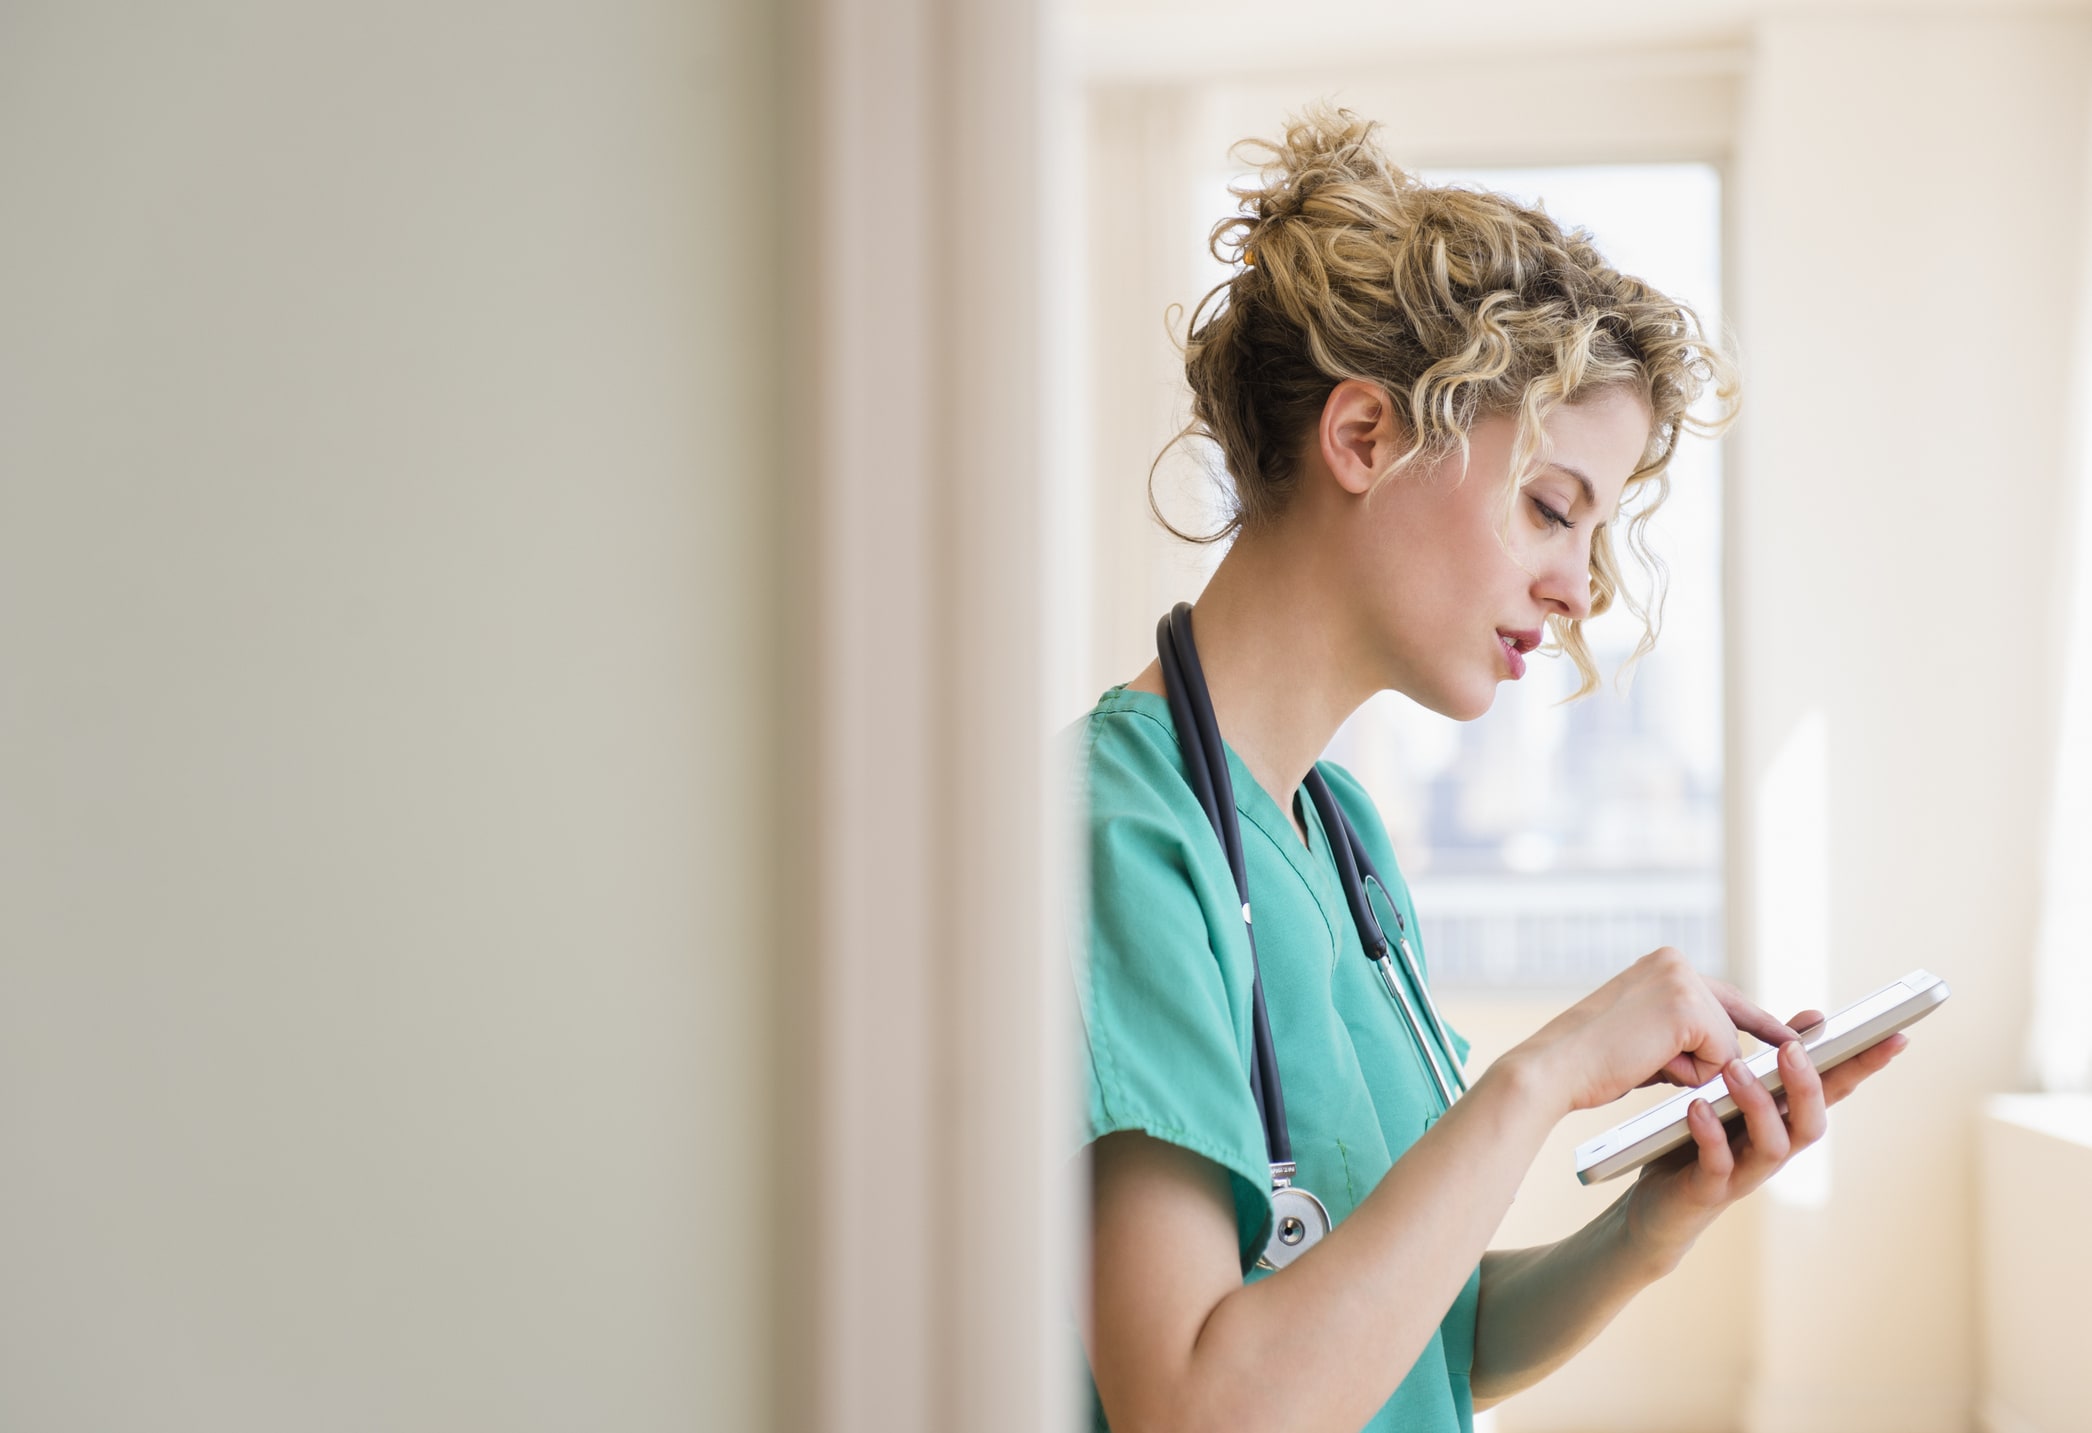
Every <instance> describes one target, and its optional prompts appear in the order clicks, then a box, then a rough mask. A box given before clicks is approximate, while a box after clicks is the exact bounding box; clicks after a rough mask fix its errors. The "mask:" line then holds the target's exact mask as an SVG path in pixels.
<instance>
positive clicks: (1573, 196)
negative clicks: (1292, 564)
mask: <svg viewBox="0 0 2092 1433" xmlns="http://www.w3.org/2000/svg"><path fill="white" fill-rule="evenodd" d="M1427 177H1428V178H1429V179H1430V180H1431V181H1433V182H1436V183H1447V182H1452V183H1462V184H1473V185H1478V186H1481V187H1486V188H1489V189H1495V190H1499V191H1501V192H1504V193H1508V194H1511V195H1514V196H1516V197H1518V198H1521V199H1525V200H1528V201H1530V200H1535V199H1537V200H1539V201H1541V202H1542V203H1543V204H1544V206H1545V207H1546V208H1547V210H1548V212H1549V213H1550V214H1552V215H1553V216H1554V217H1555V219H1556V220H1557V221H1559V222H1561V223H1562V224H1563V225H1564V226H1565V227H1568V226H1574V227H1580V228H1585V229H1589V230H1590V231H1591V233H1592V235H1593V236H1594V238H1595V239H1596V241H1597V244H1598V247H1599V249H1600V251H1601V252H1603V253H1604V254H1605V255H1606V256H1607V258H1609V259H1610V260H1611V261H1612V262H1613V263H1614V264H1615V265H1616V266H1617V267H1619V268H1620V269H1621V270H1623V271H1624V272H1627V273H1632V274H1637V275H1639V276H1641V277H1643V278H1646V279H1648V280H1649V281H1650V282H1651V283H1652V284H1654V285H1655V286H1656V287H1658V288H1659V289H1662V290H1663V291H1665V292H1667V293H1671V294H1675V295H1677V296H1679V297H1680V298H1683V299H1685V300H1686V301H1687V302H1689V303H1691V304H1692V305H1693V307H1694V309H1695V310H1696V311H1697V312H1698V313H1699V315H1700V317H1701V319H1702V321H1703V322H1705V323H1706V324H1707V325H1708V326H1709V328H1710V329H1716V330H1718V327H1719V325H1720V323H1721V311H1720V304H1719V298H1720V288H1721V284H1720V232H1721V228H1720V226H1721V191H1720V179H1719V176H1718V175H1717V174H1716V172H1715V171H1714V170H1713V169H1712V168H1711V167H1709V166H1706V165H1699V164H1662V165H1608V166H1596V167H1580V168H1556V169H1527V170H1502V169H1498V170H1465V171H1431V172H1428V174H1427ZM1671 478H1672V482H1671V495H1670V497H1669V499H1668V500H1667V501H1666V502H1665V503H1664V505H1663V507H1662V510H1661V511H1660V512H1659V513H1658V514H1657V515H1656V517H1655V518H1654V519H1653V520H1652V522H1651V524H1650V526H1649V529H1648V536H1649V545H1650V547H1651V548H1652V549H1653V550H1654V551H1655V553H1656V555H1657V557H1658V558H1659V559H1660V560H1661V561H1662V563H1663V564H1664V566H1665V568H1666V570H1667V595H1666V598H1665V601H1664V605H1663V609H1662V618H1663V625H1662V636H1661V640H1660V641H1659V642H1658V644H1657V647H1656V650H1655V651H1654V652H1653V653H1651V654H1650V655H1649V656H1647V657H1645V658H1644V659H1643V660H1642V661H1641V662H1640V663H1638V664H1637V665H1636V666H1635V668H1634V669H1633V670H1632V672H1631V674H1630V677H1629V680H1628V683H1627V684H1626V690H1625V691H1622V690H1621V686H1622V684H1621V682H1620V681H1619V680H1618V679H1617V676H1616V674H1617V672H1618V670H1619V668H1620V665H1621V663H1622V662H1623V661H1624V660H1625V659H1626V658H1627V656H1628V655H1629V654H1630V653H1632V651H1633V650H1634V647H1635V643H1636V642H1637V640H1638V639H1639V637H1640V635H1641V634H1640V625H1639V623H1638V622H1637V621H1636V619H1635V618H1634V616H1633V614H1631V613H1630V612H1628V611H1627V610H1626V609H1625V606H1624V604H1616V605H1615V608H1614V610H1613V611H1612V612H1610V613H1608V614H1607V615H1606V616H1605V617H1603V618H1601V619H1598V620H1596V621H1594V622H1592V623H1590V624H1588V626H1587V629H1586V630H1587V633H1588V636H1589V639H1590V643H1591V647H1592V650H1593V652H1594V653H1595V654H1596V656H1597V657H1598V659H1599V663H1600V666H1601V669H1602V670H1603V672H1604V673H1605V678H1606V679H1605V684H1604V686H1603V687H1601V688H1600V690H1598V691H1597V692H1594V693H1593V694H1592V695H1590V696H1589V697H1586V698H1585V699H1584V700H1582V701H1580V702H1575V703H1571V704H1569V705H1566V706H1565V705H1562V704H1561V703H1562V698H1564V697H1565V696H1567V695H1568V694H1569V693H1570V692H1571V691H1573V690H1574V689H1575V686H1576V671H1575V668H1574V666H1573V665H1572V664H1571V663H1570V662H1569V661H1568V660H1567V659H1566V658H1554V659H1550V660H1544V661H1535V662H1533V663H1532V665H1531V667H1530V668H1529V670H1528V672H1527V675H1526V677H1525V679H1524V680H1523V681H1520V682H1517V683H1506V684H1504V685H1503V686H1502V687H1501V688H1500V689H1499V692H1498V695H1497V700H1496V704H1495V706H1494V707H1493V708H1492V709H1491V711H1490V712H1489V714H1488V715H1487V716H1485V717H1483V718H1482V719H1481V720H1479V721H1474V722H1464V723H1463V722H1455V721H1451V720H1448V719H1446V718H1444V717H1440V716H1437V715H1435V714H1433V713H1431V712H1427V711H1425V710H1423V709H1422V708H1420V707H1418V706H1416V705H1415V704H1413V703H1411V702H1409V701H1408V700H1407V699H1405V698H1402V697H1399V696H1396V695H1395V694H1393V693H1382V694H1381V695H1380V696H1379V697H1377V698H1375V699H1374V700H1373V701H1372V702H1370V703H1368V704H1367V705H1366V706H1365V707H1364V708H1363V709H1362V710H1361V711H1360V712H1359V713H1358V714H1357V715H1356V716H1355V717H1353V719H1352V720H1351V721H1350V722H1349V723H1348V724H1347V725H1346V726H1345V727H1344V729H1343V730H1342V731H1340V732H1338V733H1337V736H1336V740H1335V741H1334V742H1333V743H1332V744H1331V747H1330V755H1331V756H1332V757H1333V758H1335V759H1336V760H1338V761H1341V762H1342V763H1344V764H1345V765H1346V766H1348V767H1349V768H1350V769H1351V770H1352V771H1353V772H1354V773H1356V774H1357V775H1358V777H1359V778H1360V779H1361V780H1362V781H1363V782H1364V783H1365V785H1366V787H1367V789H1368V790H1369V791H1370V792H1371V793H1372V795H1373V798H1374V800H1375V801H1376V802H1377V803H1378V805H1379V807H1380V810H1381V813H1382V814H1383V816H1384V817H1385V818H1386V820H1387V823H1388V827H1389V829H1390V831H1391V832H1392V833H1393V836H1394V842H1395V847H1396V851H1397V854H1398V855H1399V857H1400V859H1401V862H1402V866H1403V870H1404V872H1405V874H1406V875H1407V876H1408V877H1409V881H1410V884H1411V886H1412V887H1413V889H1414V891H1415V894H1416V900H1417V906H1418V910H1419V913H1420V916H1421V919H1422V922H1423V936H1424V940H1425V943H1426V946H1427V948H1428V950H1429V952H1430V958H1431V965H1432V971H1433V979H1434V981H1436V982H1438V983H1441V984H1444V985H1449V986H1451V985H1468V986H1476V985H1481V986H1490V985H1498V986H1501V985H1520V986H1558V987H1570V988H1580V987H1587V986H1589V985H1592V984H1595V983H1596V982H1598V981H1599V980H1601V979H1603V978H1604V977H1605V976H1606V975H1608V974H1610V973H1611V972H1612V971H1614V970H1617V969H1618V968H1620V967H1621V966H1623V965H1625V964H1626V963H1627V962H1629V961H1631V960H1632V959H1634V958H1635V957H1636V956H1638V955H1640V954H1642V953H1643V952H1645V951H1648V950H1651V949H1653V948H1655V947H1656V946H1658V945H1674V946H1677V947H1678V948H1679V949H1680V950H1682V951H1684V952H1686V954H1688V955H1689V956H1691V957H1692V959H1693V961H1694V963H1695V964H1697V965H1698V966H1700V967H1701V968H1702V969H1703V970H1707V971H1710V972H1713V971H1719V970H1720V969H1721V968H1722V963H1723V943H1722V913H1723V905H1724V899H1723V877H1722V847H1723V841H1722V799H1723V793H1722V618H1721V507H1722V503H1721V468H1720V455H1719V452H1718V451H1717V450H1716V448H1715V446H1714V445H1713V444H1710V443H1708V442H1706V441H1705V440H1701V439H1697V438H1690V437H1689V438H1688V439H1687V440H1686V441H1685V443H1684V444H1683V445H1682V447H1681V450H1680V452H1679V455H1678V458H1677V459H1676V461H1675V462H1674V463H1673V464H1672V469H1671ZM1623 516H1624V515H1623ZM1620 551H1621V557H1622V565H1623V567H1624V568H1625V570H1626V572H1627V574H1628V580H1629V581H1630V582H1632V583H1634V584H1636V587H1637V590H1640V591H1642V592H1644V593H1646V592H1647V591H1648V584H1649V580H1650V579H1649V578H1648V576H1647V575H1646V573H1644V571H1643V570H1642V567H1641V564H1639V563H1638V562H1636V561H1635V560H1634V559H1633V558H1632V557H1631V556H1630V555H1629V554H1628V553H1627V552H1626V551H1625V548H1624V544H1622V545H1621V548H1620Z"/></svg>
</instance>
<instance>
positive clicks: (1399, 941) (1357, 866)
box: [1155, 602, 1467, 1186]
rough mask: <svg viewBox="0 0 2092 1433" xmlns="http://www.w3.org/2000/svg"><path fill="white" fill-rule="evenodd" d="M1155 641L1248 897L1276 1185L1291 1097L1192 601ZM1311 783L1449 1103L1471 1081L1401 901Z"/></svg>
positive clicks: (1216, 823)
mask: <svg viewBox="0 0 2092 1433" xmlns="http://www.w3.org/2000/svg"><path fill="white" fill-rule="evenodd" d="M1155 646H1156V651H1157V654H1158V656H1159V657H1160V659H1161V664H1162V684H1163V689H1164V691H1165V692H1167V693H1168V696H1169V707H1170V718H1171V721H1172V724H1173V725H1174V726H1175V727H1176V730H1177V743H1178V745H1179V746H1180V747H1182V748H1183V752H1184V768H1185V775H1186V777H1187V779H1188V780H1189V781H1190V783H1191V789H1192V793H1193V794H1194V795H1195V796H1196V797H1197V798H1198V802H1199V805H1200V807H1201V808H1203V809H1204V811H1205V813H1206V818H1207V820H1208V821H1210V822H1211V823H1212V825H1213V831H1214V834H1215V835H1217V836H1218V837H1219V838H1220V844H1221V849H1222V850H1223V851H1224V852H1226V854H1227V860H1228V870H1229V872H1230V874H1232V875H1233V876H1234V879H1235V892H1236V895H1237V896H1238V897H1240V899H1241V901H1242V925H1243V930H1244V932H1245V934H1247V935H1248V937H1249V960H1250V1030H1251V1039H1250V1071H1249V1078H1250V1090H1251V1093H1252V1094H1253V1095H1254V1096H1255V1097H1256V1103H1257V1114H1258V1117H1259V1118H1260V1119H1261V1120H1262V1121H1263V1125H1264V1143H1265V1147H1266V1149H1267V1151H1268V1153H1269V1155H1270V1159H1271V1167H1272V1170H1273V1184H1274V1186H1282V1185H1283V1184H1285V1183H1286V1182H1287V1181H1289V1180H1290V1178H1291V1175H1292V1170H1293V1140H1292V1136H1291V1134H1290V1133H1289V1132H1288V1130H1287V1127H1286V1099H1285V1093H1284V1091H1283V1089H1282V1088H1281V1086H1280V1083H1279V1073H1278V1053H1277V1051H1276V1049H1275V1048H1274V1047H1273V1044H1272V1039H1271V1017H1270V1015H1269V1013H1268V1012H1267V1011H1266V1009H1265V1005H1264V975H1263V970H1262V967H1261V966H1260V965H1259V964H1258V961H1257V933H1256V926H1255V924H1254V922H1253V921H1252V920H1251V917H1250V901H1249V871H1248V867H1247V865H1246V864H1245V863H1244V860H1243V855H1242V826H1241V823H1240V821H1239V820H1238V819H1237V818H1236V815H1235V787H1234V781H1233V779H1232V778H1231V777H1230V776H1229V774H1228V762H1227V748H1226V747H1225V746H1224V745H1223V744H1222V742H1221V739H1220V724H1219V722H1218V721H1217V720H1216V719H1215V718H1214V715H1213V700H1212V697H1211V696H1210V695H1209V694H1208V692H1207V690H1206V676H1205V672H1204V670H1203V669H1202V668H1201V667H1200V665H1199V656H1198V647H1197V646H1196V645H1195V644H1194V643H1193V641H1192V636H1191V606H1190V604H1189V603H1184V602H1179V603H1178V604H1177V605H1176V606H1175V607H1174V608H1172V609H1171V610H1170V613H1169V615H1168V616H1166V617H1164V618H1163V619H1162V621H1161V622H1159V623H1158V624H1157V625H1156V629H1155ZM1304 784H1305V785H1306V787H1307V791H1308V799H1309V800H1311V801H1312V802H1313V803H1314V805H1315V810H1316V812H1317V814H1318V815H1319V816H1320V817H1321V818H1322V828H1323V831H1324V833H1325V834H1326V835H1328V837H1329V838H1330V840H1329V846H1330V852H1331V855H1332V856H1333V857H1334V859H1335V862H1336V867H1337V882H1338V884H1339V885H1340V886H1342V887H1343V891H1344V901H1345V904H1346V905H1348V906H1349V907H1350V910H1351V919H1352V922H1353V923H1354V924H1355V925H1356V926H1357V927H1358V936H1359V943H1360V944H1361V945H1362V946H1363V947H1364V949H1365V953H1366V958H1367V959H1368V960H1370V961H1372V962H1373V964H1374V966H1375V967H1376V968H1377V970H1378V971H1379V973H1380V980H1381V984H1382V985H1383V986H1385V987H1386V989H1387V992H1388V996H1389V998H1390V999H1392V1000H1393V1001H1394V1002H1395V1005H1396V1007H1397V1008H1398V1009H1400V1010H1401V1012H1402V1016H1403V1023H1404V1024H1406V1025H1407V1026H1408V1027H1409V1032H1410V1034H1411V1035H1412V1036H1414V1037H1415V1040H1416V1043H1417V1047H1418V1049H1419V1050H1421V1051H1422V1053H1423V1056H1424V1060H1425V1063H1426V1064H1427V1065H1428V1067H1429V1069H1430V1072H1431V1076H1432V1080H1433V1082H1434V1083H1435V1084H1436V1085H1437V1086H1438V1090H1439V1095H1440V1097H1441V1098H1442V1099H1443V1100H1444V1102H1445V1105H1446V1107H1447V1108H1450V1107H1451V1106H1452V1103H1453V1101H1454V1100H1455V1099H1456V1098H1457V1097H1458V1096H1459V1095H1460V1094H1464V1093H1465V1092H1466V1089H1467V1082H1466V1080H1465V1078H1464V1077H1463V1075H1462V1073H1461V1070H1460V1063H1459V1061H1458V1059H1457V1058H1455V1057H1454V1055H1453V1045H1452V1038H1451V1036H1450V1034H1449V1033H1448V1032H1447V1030H1446V1027H1445V1022H1444V1021H1443V1020H1442V1019H1440V1018H1439V1014H1438V1007H1437V1005H1436V1003H1435V1002H1433V1001H1432V999H1431V993H1430V991H1429V990H1428V989H1426V988H1425V986H1424V982H1423V979H1422V976H1421V974H1420V972H1419V971H1418V968H1417V962H1416V955H1415V953H1414V952H1413V951H1412V950H1411V949H1410V945H1409V931H1408V923H1407V922H1406V921H1404V920H1403V918H1402V911H1401V908H1400V907H1398V906H1397V905H1396V904H1395V902H1394V897H1393V895H1392V894H1391V893H1390V892H1389V891H1388V888H1387V882H1386V881H1384V880H1383V879H1381V876H1380V872H1379V871H1378V870H1377V869H1375V867H1374V865H1373V858H1372V857H1371V855H1369V854H1368V853H1367V851H1366V849H1365V845H1364V843H1363V842H1362V841H1360V839H1359V836H1358V832H1357V831H1356V830H1355V829H1354V828H1353V827H1352V825H1351V822H1350V821H1349V820H1348V819H1347V818H1346V817H1345V815H1344V812H1343V809H1342V808H1341V807H1339V806H1338V805H1337V802H1336V796H1335V794H1334V793H1333V792H1331V791H1330V789H1329V783H1328V781H1326V780H1325V779H1324V778H1323V776H1322V773H1321V771H1320V770H1317V769H1313V768H1311V769H1310V770H1309V771H1308V775H1307V780H1306V782H1305V783H1304ZM1369 885H1377V886H1379V887H1380V892H1381V897H1382V899H1384V900H1386V901H1387V906H1388V910H1389V911H1390V912H1391V913H1392V914H1393V915H1394V918H1395V931H1396V935H1395V939H1394V940H1393V941H1390V940H1389V939H1388V935H1387V930H1386V927H1384V926H1383V925H1382V924H1381V922H1380V917H1379V914H1378V912H1376V911H1375V910H1374V909H1373V903H1372V900H1371V898H1370V896H1369V895H1368V891H1367V888H1368V886H1369ZM1396 952H1399V953H1400V955H1401V957H1402V965H1403V971H1402V975H1403V976H1407V977H1408V980H1407V983H1408V984H1409V985H1410V986H1411V987H1413V988H1414V989H1415V991H1416V992H1417V994H1418V996H1419V997H1420V998H1421V999H1422V1001H1423V1005H1424V1009H1425V1011H1426V1012H1427V1013H1428V1016H1429V1019H1430V1022H1431V1033H1432V1035H1435V1036H1436V1037H1437V1044H1438V1046H1439V1049H1440V1050H1441V1051H1443V1052H1444V1054H1445V1056H1446V1062H1445V1064H1444V1066H1441V1065H1440V1063H1439V1059H1438V1053H1437V1052H1434V1051H1433V1050H1432V1048H1431V1046H1432V1043H1433V1042H1432V1039H1431V1038H1430V1037H1429V1036H1427V1035H1426V1034H1425V1031H1424V1024H1423V1020H1422V1019H1420V1018H1419V1017H1418V1014H1417V1010H1416V1005H1415V1003H1414V1002H1412V1001H1411V1000H1410V998H1409V994H1408V992H1407V991H1406V990H1404V989H1403V985H1404V983H1405V982H1404V981H1403V979H1402V978H1401V976H1398V975H1397V974H1396V972H1395V970H1394V967H1393V961H1392V956H1393V955H1394V953H1396ZM1449 1072H1450V1078H1448V1073H1449ZM1280 1171H1284V1173H1283V1174H1281V1173H1280Z"/></svg>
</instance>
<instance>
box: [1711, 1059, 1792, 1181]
mask: <svg viewBox="0 0 2092 1433" xmlns="http://www.w3.org/2000/svg"><path fill="white" fill-rule="evenodd" d="M1722 1083H1724V1084H1726V1085H1727V1086H1728V1087H1729V1098H1730V1099H1732V1100H1734V1101H1736V1108H1738V1109H1739V1110H1742V1111H1743V1127H1744V1129H1745V1130H1746V1131H1747V1132H1748V1133H1749V1135H1750V1148H1749V1149H1748V1150H1747V1151H1746V1152H1745V1154H1744V1157H1743V1159H1742V1161H1741V1163H1742V1164H1743V1166H1744V1167H1745V1169H1746V1171H1747V1172H1751V1173H1755V1174H1757V1175H1759V1176H1760V1177H1762V1176H1764V1175H1766V1174H1770V1173H1771V1172H1772V1171H1773V1170H1774V1169H1776V1168H1778V1167H1779V1164H1780V1161H1782V1160H1784V1159H1785V1158H1786V1157H1787V1150H1788V1140H1787V1122H1786V1121H1785V1120H1783V1119H1781V1118H1780V1109H1779V1106H1778V1105H1776V1104H1774V1103H1773V1099H1772V1091H1771V1090H1768V1089H1766V1088H1765V1082H1764V1081H1763V1080H1760V1079H1759V1078H1758V1077H1757V1076H1756V1075H1754V1074H1752V1073H1751V1067H1750V1066H1749V1065H1746V1064H1745V1063H1744V1062H1743V1061H1741V1060H1731V1061H1730V1062H1729V1067H1728V1068H1727V1069H1725V1070H1723V1071H1722Z"/></svg>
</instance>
